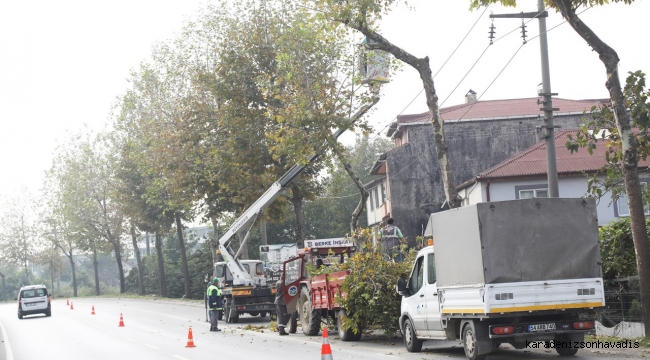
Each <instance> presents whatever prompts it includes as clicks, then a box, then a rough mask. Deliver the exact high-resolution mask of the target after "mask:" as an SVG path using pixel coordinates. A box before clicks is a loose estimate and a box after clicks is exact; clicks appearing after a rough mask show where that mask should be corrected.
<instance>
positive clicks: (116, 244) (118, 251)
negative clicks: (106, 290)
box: [106, 230, 125, 294]
mask: <svg viewBox="0 0 650 360" xmlns="http://www.w3.org/2000/svg"><path fill="white" fill-rule="evenodd" d="M106 237H107V238H108V241H109V242H110V243H111V244H112V245H113V253H114V254H115V262H117V273H118V274H119V276H120V294H124V291H125V289H124V268H123V267H122V247H121V246H120V239H119V238H117V239H116V238H114V237H113V234H111V231H110V230H108V231H106Z"/></svg>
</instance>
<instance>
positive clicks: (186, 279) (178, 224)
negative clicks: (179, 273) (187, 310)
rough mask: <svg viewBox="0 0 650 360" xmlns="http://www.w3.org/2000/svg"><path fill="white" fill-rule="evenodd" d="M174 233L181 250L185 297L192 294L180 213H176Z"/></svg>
mask: <svg viewBox="0 0 650 360" xmlns="http://www.w3.org/2000/svg"><path fill="white" fill-rule="evenodd" d="M176 234H177V235H178V246H179V247H180V250H181V266H182V270H183V285H184V286H185V298H186V299H189V298H190V297H191V296H192V290H191V289H190V271H189V269H188V268H187V253H186V251H185V240H183V224H182V223H181V215H180V213H176Z"/></svg>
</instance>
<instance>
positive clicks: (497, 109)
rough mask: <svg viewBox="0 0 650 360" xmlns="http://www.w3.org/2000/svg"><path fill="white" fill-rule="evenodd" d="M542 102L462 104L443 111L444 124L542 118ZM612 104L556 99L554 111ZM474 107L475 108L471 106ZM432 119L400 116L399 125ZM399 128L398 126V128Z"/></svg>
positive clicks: (534, 99) (574, 111)
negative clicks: (536, 116)
mask: <svg viewBox="0 0 650 360" xmlns="http://www.w3.org/2000/svg"><path fill="white" fill-rule="evenodd" d="M538 99H539V98H536V97H535V98H525V99H506V100H487V101H477V102H476V103H474V104H460V105H454V106H449V107H446V108H442V109H440V114H441V115H442V118H443V119H444V120H445V121H458V120H459V119H462V120H472V119H473V120H476V119H491V118H505V117H527V116H535V115H542V114H543V112H542V111H541V110H540V108H541V107H542V105H541V104H538V103H537V100H538ZM604 103H609V99H587V100H568V99H561V98H553V107H554V108H559V109H560V111H558V112H556V114H566V113H576V112H583V111H587V112H589V110H591V107H592V106H594V105H600V104H604ZM472 105H473V106H472ZM429 119H430V117H429V112H428V111H427V112H424V113H422V114H409V115H400V116H398V117H397V124H398V125H402V124H408V123H419V122H423V121H428V120H429ZM397 124H396V125H397Z"/></svg>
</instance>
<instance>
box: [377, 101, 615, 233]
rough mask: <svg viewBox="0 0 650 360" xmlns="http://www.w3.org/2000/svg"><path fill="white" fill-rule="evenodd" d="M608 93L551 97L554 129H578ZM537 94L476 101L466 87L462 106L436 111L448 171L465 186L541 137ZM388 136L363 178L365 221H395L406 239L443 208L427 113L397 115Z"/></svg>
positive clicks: (539, 105)
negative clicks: (385, 149) (389, 141)
mask: <svg viewBox="0 0 650 360" xmlns="http://www.w3.org/2000/svg"><path fill="white" fill-rule="evenodd" d="M608 101H609V100H608V99H587V100H570V99H561V98H554V99H553V107H554V108H557V109H559V110H557V111H555V112H554V115H553V116H554V121H555V125H557V126H558V127H559V128H558V130H565V129H577V128H578V127H579V125H580V124H581V123H582V121H583V117H585V116H589V114H590V111H591V109H592V107H594V106H595V107H599V106H602V105H603V104H606V103H608ZM541 108H542V104H541V98H536V97H535V98H521V99H506V100H487V101H477V95H476V94H475V93H473V92H472V91H470V92H469V93H468V94H467V95H466V101H465V103H464V104H459V105H454V106H450V107H445V108H441V109H440V114H441V116H442V118H443V120H444V123H445V137H446V139H447V146H448V150H449V158H450V162H451V166H452V170H453V174H454V184H463V183H465V182H467V181H469V180H471V179H473V178H475V177H476V175H477V174H479V173H481V172H482V171H484V170H485V169H489V168H491V167H493V166H496V165H497V164H500V163H501V162H503V161H505V160H507V159H509V158H510V157H512V156H515V155H516V154H518V153H520V152H522V151H524V150H526V149H528V148H530V147H531V146H533V145H535V144H537V143H538V142H539V141H540V140H541V139H542V134H543V132H542V131H541V126H542V125H543V118H544V112H543V111H542V110H541ZM386 136H387V137H389V138H391V139H392V140H393V142H394V144H395V146H394V148H393V149H391V150H390V151H388V152H386V153H385V154H381V155H379V156H378V158H377V160H376V162H375V164H374V166H373V168H372V170H371V172H370V174H371V175H376V178H375V179H374V180H373V181H372V182H370V183H369V184H366V188H367V189H368V190H369V192H370V196H369V199H368V202H367V204H366V210H367V217H368V224H369V225H370V226H377V225H379V224H381V223H382V222H383V221H385V219H387V218H388V217H392V218H394V219H395V224H396V225H397V226H398V227H400V229H401V230H402V233H403V234H404V236H405V237H407V238H408V239H409V242H410V244H411V245H415V238H416V237H417V236H420V235H422V234H423V233H424V228H425V227H426V224H427V221H428V218H429V215H430V214H431V213H433V212H437V211H441V210H443V209H445V208H446V204H445V195H444V192H443V185H442V177H441V174H440V166H439V163H438V158H437V154H436V149H435V144H434V141H433V131H432V125H431V120H430V116H429V113H428V112H426V113H422V114H410V115H401V116H398V117H397V119H396V120H395V121H394V122H393V123H392V124H391V125H390V126H389V128H388V131H387V132H386Z"/></svg>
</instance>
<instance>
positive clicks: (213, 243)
mask: <svg viewBox="0 0 650 360" xmlns="http://www.w3.org/2000/svg"><path fill="white" fill-rule="evenodd" d="M210 220H211V221H212V239H210V249H211V250H212V263H213V264H214V263H216V262H217V261H218V260H217V250H219V227H218V226H219V224H218V223H217V218H216V217H214V216H211V217H210Z"/></svg>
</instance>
